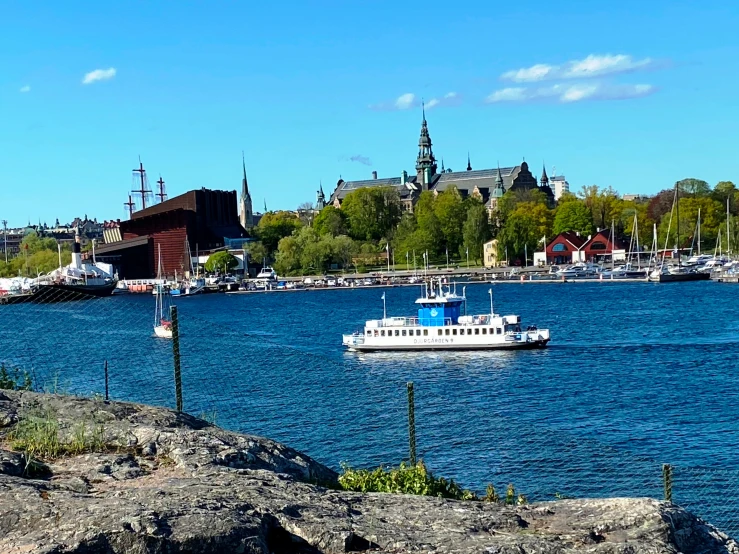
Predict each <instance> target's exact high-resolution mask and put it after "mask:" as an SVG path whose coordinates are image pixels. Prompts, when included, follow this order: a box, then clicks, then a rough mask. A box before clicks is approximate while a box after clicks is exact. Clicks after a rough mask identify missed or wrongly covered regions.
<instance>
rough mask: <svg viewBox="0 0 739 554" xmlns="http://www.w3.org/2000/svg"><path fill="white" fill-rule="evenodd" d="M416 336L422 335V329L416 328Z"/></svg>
mask: <svg viewBox="0 0 739 554" xmlns="http://www.w3.org/2000/svg"><path fill="white" fill-rule="evenodd" d="M416 336H417V337H420V336H421V330H420V329H416Z"/></svg>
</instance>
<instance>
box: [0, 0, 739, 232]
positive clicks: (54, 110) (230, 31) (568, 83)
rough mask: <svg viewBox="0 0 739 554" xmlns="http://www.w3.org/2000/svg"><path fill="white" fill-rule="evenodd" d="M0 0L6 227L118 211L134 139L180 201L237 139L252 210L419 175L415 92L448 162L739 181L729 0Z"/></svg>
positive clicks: (235, 163)
mask: <svg viewBox="0 0 739 554" xmlns="http://www.w3.org/2000/svg"><path fill="white" fill-rule="evenodd" d="M113 4H115V5H113ZM597 6H600V7H597ZM0 9H1V10H2V13H3V16H2V22H0V31H1V32H0V52H2V53H3V55H2V56H0V163H2V166H3V170H2V173H1V174H0V191H1V193H2V194H1V196H0V219H7V220H8V221H9V224H10V225H11V226H13V225H23V224H25V223H27V221H28V220H29V219H30V220H32V221H33V222H36V221H38V220H39V218H40V219H41V221H46V222H48V223H49V224H51V223H53V221H54V219H55V218H57V217H58V218H60V219H61V220H62V221H64V220H70V219H71V218H72V217H74V216H76V215H83V214H85V213H87V214H88V215H90V216H91V217H92V216H95V217H97V218H98V219H111V218H117V217H123V216H124V208H123V202H124V201H125V200H126V196H127V194H128V191H129V189H130V188H131V170H132V169H133V168H134V167H135V166H136V165H137V162H138V156H139V155H140V156H141V159H142V161H143V162H144V165H145V167H146V168H147V170H148V171H149V175H150V181H151V182H152V183H153V181H155V180H156V179H157V178H158V176H159V174H160V173H161V175H162V177H163V178H164V180H165V181H166V183H167V187H168V192H169V194H170V195H175V194H179V193H182V192H185V191H187V190H190V189H192V188H200V187H208V188H215V189H234V190H235V189H238V188H239V187H240V179H241V151H242V150H244V151H245V153H246V163H247V172H248V177H249V183H250V187H251V191H252V195H253V197H254V201H255V209H258V210H259V209H261V207H262V205H263V201H264V199H266V202H267V207H268V208H269V209H278V208H294V207H296V206H297V204H299V203H300V202H303V201H312V200H315V191H316V189H317V188H318V184H319V182H320V181H322V182H323V187H324V189H325V190H326V192H327V193H330V192H331V191H332V190H333V188H334V186H335V184H336V181H337V179H338V178H339V175H341V176H343V178H344V179H361V178H369V177H370V173H371V171H372V170H376V171H377V172H378V173H379V174H380V176H395V175H399V174H400V172H401V171H402V170H404V169H405V170H407V171H409V172H413V166H414V161H415V156H416V153H417V140H418V133H419V130H420V120H421V114H420V109H419V108H418V107H417V105H418V103H419V102H420V99H421V98H424V99H425V100H426V102H427V103H432V104H433V103H435V102H436V101H438V104H437V105H435V106H432V107H431V108H430V109H428V110H427V118H428V121H429V129H430V133H431V137H432V139H433V143H434V152H435V153H436V155H437V157H438V158H441V157H443V158H444V163H445V164H446V166H447V167H451V168H453V169H455V170H461V169H464V166H465V165H466V157H467V151H468V150H469V152H470V155H471V158H472V165H473V168H480V169H481V168H485V167H495V165H496V163H497V162H500V164H501V165H502V166H506V165H514V164H516V163H519V162H520V161H521V159H522V158H523V157H525V158H526V160H527V161H528V162H529V164H530V165H531V167H532V169H533V170H534V172H535V173H537V174H538V173H539V172H540V171H541V165H542V161H545V162H546V164H547V167H548V170H549V173H550V175H551V168H552V166H555V167H556V171H557V173H564V174H565V175H566V177H567V179H568V181H569V182H570V184H571V186H572V187H573V188H579V187H580V186H582V185H590V184H598V185H602V186H608V185H611V186H613V187H615V188H616V189H618V190H620V191H621V192H624V193H626V192H628V193H653V192H656V191H658V190H660V189H661V188H665V187H669V186H671V185H672V184H673V183H674V182H675V181H676V180H678V179H681V178H684V177H698V178H702V179H705V180H707V181H709V182H710V183H711V184H715V183H716V182H717V181H719V180H724V179H730V180H734V181H739V175H737V173H738V171H739V156H737V150H738V148H737V146H738V145H737V139H736V121H737V115H739V114H738V113H737V112H738V111H739V101H737V99H736V97H737V96H736V95H737V92H736V90H737V85H739V82H738V81H739V72H738V71H737V69H738V68H737V65H738V63H737V60H739V41H737V39H736V38H735V37H736V29H737V28H738V27H739V5H736V3H734V2H726V1H722V2H717V1H704V2H700V3H699V2H686V1H678V0H671V1H665V0H652V1H650V2H643V1H642V2H636V1H631V0H623V1H620V2H617V3H616V2H608V3H606V2H584V1H574V0H573V1H569V2H567V1H560V2H551V1H546V2H545V1H529V2H526V1H521V2H506V3H503V2H490V1H489V0H488V1H480V2H474V1H470V2H457V3H449V2H441V1H435V0H429V1H426V2H391V1H383V0H375V1H372V2H361V3H360V2H352V1H348V0H344V1H338V0H336V1H334V0H314V1H303V2H298V1H286V2H272V3H258V2H218V1H213V2H208V3H205V2H185V1H180V2H177V3H171V2H167V3H165V2H117V3H106V2H78V1H77V2H76V1H72V0H68V1H65V2H63V3H62V2H51V1H48V2H32V1H29V2H19V1H8V0H5V1H4V2H0ZM96 70H100V71H98V72H97V73H92V72H94V71H96ZM90 73H92V75H90V76H89V77H87V80H88V83H87V84H85V83H84V82H83V80H84V79H85V76H86V75H88V74H90ZM451 93H453V94H451ZM411 95H412V96H411ZM352 159H354V161H353V160H352Z"/></svg>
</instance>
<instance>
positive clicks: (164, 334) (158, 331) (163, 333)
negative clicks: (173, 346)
mask: <svg viewBox="0 0 739 554" xmlns="http://www.w3.org/2000/svg"><path fill="white" fill-rule="evenodd" d="M154 334H155V335H156V336H157V337H159V338H160V339H171V338H172V328H171V327H165V326H164V325H157V326H156V327H154Z"/></svg>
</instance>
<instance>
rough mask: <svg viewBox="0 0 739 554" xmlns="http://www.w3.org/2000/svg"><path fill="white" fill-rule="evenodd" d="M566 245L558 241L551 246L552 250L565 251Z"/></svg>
mask: <svg viewBox="0 0 739 554" xmlns="http://www.w3.org/2000/svg"><path fill="white" fill-rule="evenodd" d="M567 251H568V250H567V245H566V244H562V243H561V242H558V243H557V244H555V245H554V246H553V247H552V252H567Z"/></svg>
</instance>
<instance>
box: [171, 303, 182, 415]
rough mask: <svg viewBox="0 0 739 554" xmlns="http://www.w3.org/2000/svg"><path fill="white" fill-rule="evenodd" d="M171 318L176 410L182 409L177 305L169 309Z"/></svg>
mask: <svg viewBox="0 0 739 554" xmlns="http://www.w3.org/2000/svg"><path fill="white" fill-rule="evenodd" d="M169 313H170V316H171V319H172V357H173V358H174V390H175V397H176V399H177V411H178V412H181V411H182V371H181V369H180V326H179V323H178V321H177V306H172V307H171V308H170V309H169Z"/></svg>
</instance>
